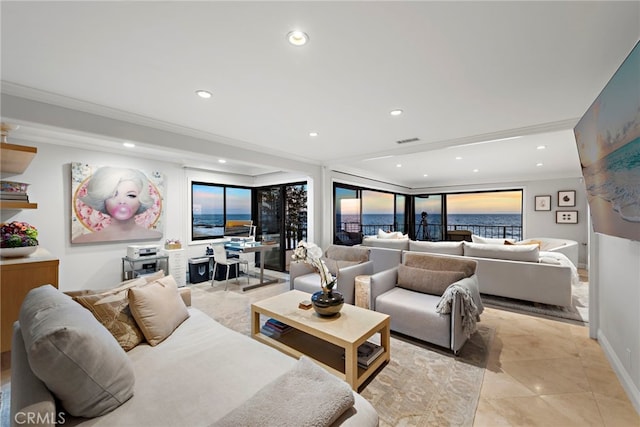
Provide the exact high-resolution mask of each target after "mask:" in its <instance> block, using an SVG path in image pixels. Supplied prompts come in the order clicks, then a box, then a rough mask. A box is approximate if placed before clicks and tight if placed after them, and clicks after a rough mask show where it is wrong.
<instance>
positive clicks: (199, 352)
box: [11, 285, 378, 427]
mask: <svg viewBox="0 0 640 427" xmlns="http://www.w3.org/2000/svg"><path fill="white" fill-rule="evenodd" d="M179 292H180V294H181V296H182V297H183V298H182V299H183V300H184V301H185V303H188V302H189V301H190V294H189V292H190V290H189V289H184V288H183V289H181V290H180V291H179ZM174 294H175V292H174ZM173 303H174V304H177V303H176V302H175V298H173ZM186 305H188V304H186ZM182 310H183V311H184V314H185V315H186V319H184V320H182V321H181V323H180V324H179V325H178V326H177V327H176V328H175V330H173V332H170V331H169V332H170V335H169V336H168V337H166V338H165V339H164V340H163V341H161V342H160V343H157V344H155V345H150V344H149V343H147V342H142V343H140V344H138V345H137V346H135V347H134V348H132V349H131V350H129V351H128V352H125V351H124V350H123V349H122V348H121V347H120V346H119V345H118V341H116V339H114V337H113V336H112V335H111V334H110V331H109V330H107V329H106V328H105V327H104V326H103V325H102V324H101V323H99V322H98V321H97V320H96V319H95V318H94V316H93V315H92V314H91V312H90V311H89V310H86V309H85V308H83V307H82V306H81V305H80V304H78V303H76V302H74V301H73V300H72V299H71V298H70V297H69V296H67V295H64V294H63V293H62V292H60V291H58V290H57V289H55V288H53V287H52V286H50V285H45V286H42V287H40V288H36V289H34V290H32V291H31V292H30V294H28V295H27V297H26V299H25V303H24V304H23V309H22V310H21V314H20V322H16V323H15V325H14V335H13V348H12V353H11V420H12V421H11V424H12V425H13V426H20V425H39V426H53V425H57V424H63V425H68V426H76V425H82V426H108V427H112V426H140V427H144V426H154V427H157V426H212V425H224V426H227V425H301V423H302V422H301V419H300V417H301V416H302V415H307V414H308V413H309V412H313V411H314V408H313V407H310V406H309V405H314V406H317V407H320V406H319V405H318V399H324V398H325V397H329V398H331V396H335V395H341V396H342V399H341V401H340V402H338V403H336V404H335V405H329V406H330V407H337V406H339V408H340V409H339V410H338V411H335V414H334V415H335V416H333V417H332V418H324V419H323V420H321V421H323V422H319V423H316V422H314V423H312V424H311V425H332V426H338V425H340V426H358V427H359V426H377V425H378V415H377V413H376V411H375V409H374V408H373V406H371V404H370V403H369V402H367V401H366V400H365V399H364V398H363V397H362V396H360V395H359V394H357V393H355V392H352V391H351V388H350V387H349V385H348V384H347V383H345V382H344V381H342V380H339V379H338V378H336V377H334V376H333V375H331V374H329V373H328V372H327V371H325V370H324V369H322V368H320V367H319V366H317V365H315V364H313V363H312V362H310V361H309V359H302V360H300V361H297V360H296V359H294V358H292V357H289V356H287V355H285V354H283V353H281V352H279V351H278V350H275V349H273V348H271V347H268V346H266V345H264V344H261V343H259V342H258V341H255V340H253V339H251V338H250V337H248V336H245V335H242V334H240V333H238V332H235V331H232V330H231V329H228V328H226V327H224V326H222V325H221V324H219V323H218V322H216V321H214V320H213V319H211V318H210V317H209V316H207V315H206V314H204V313H203V312H201V311H199V310H197V309H194V308H190V307H189V308H187V307H186V306H185V304H183V305H182V308H181V310H180V311H182ZM172 311H173V310H172ZM154 314H157V312H154V313H151V315H152V316H153V315H154ZM161 317H162V318H164V317H166V314H162V316H161ZM156 320H158V321H162V320H163V319H156ZM145 336H146V335H145ZM302 362H304V363H302ZM305 363H306V364H307V366H306V367H305V366H304V364H305ZM303 368H304V369H303ZM301 370H302V371H305V372H307V371H311V374H310V375H307V377H306V378H307V381H306V382H305V383H303V384H302V385H303V386H301V387H300V388H301V389H302V390H295V384H299V382H298V383H296V381H293V382H292V375H300V372H301ZM314 370H315V371H314ZM317 370H319V371H317ZM327 376H328V377H327ZM309 377H311V380H309ZM296 378H297V377H296ZM335 381H338V383H337V384H334V386H335V387H333V388H332V389H331V390H329V389H327V388H324V386H325V385H327V384H329V383H332V382H335ZM309 382H311V383H312V384H309ZM282 385H284V387H280V388H278V386H282ZM292 385H293V386H292ZM336 387H337V388H339V389H340V390H339V391H340V393H335V391H336ZM345 387H346V391H345V389H344V388H345ZM53 390H55V392H54V391H53ZM296 396H298V397H296ZM352 397H353V399H352ZM301 401H302V402H301ZM305 402H307V403H305ZM269 405H270V406H271V408H270V409H269ZM63 408H65V409H66V411H69V412H66V411H64V410H63ZM343 409H344V412H342V410H343ZM316 412H317V411H316ZM340 412H341V413H340ZM70 413H74V414H76V415H78V414H80V415H81V416H72V415H71V414H70ZM325 415H326V411H325V414H320V418H322V417H324V416H325ZM239 417H240V418H239ZM242 417H244V418H242ZM256 417H261V418H260V419H262V420H263V421H264V422H263V423H258V422H257V421H256ZM273 417H284V418H285V420H282V419H280V420H277V419H276V418H273ZM238 419H244V420H246V421H245V422H238V421H237V420H238ZM29 420H31V421H29ZM316 421H318V420H317V419H316ZM308 425H309V424H308Z"/></svg>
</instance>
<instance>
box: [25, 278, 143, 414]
mask: <svg viewBox="0 0 640 427" xmlns="http://www.w3.org/2000/svg"><path fill="white" fill-rule="evenodd" d="M19 320H20V329H21V331H22V338H23V339H24V344H25V350H26V352H27V357H28V359H29V365H30V366H31V370H32V371H33V373H34V374H35V375H36V376H37V377H38V378H39V379H40V380H41V381H42V382H43V383H44V384H45V385H46V387H47V388H48V389H49V390H51V392H52V393H53V394H54V395H55V396H56V398H57V399H58V400H59V401H60V403H61V405H62V406H63V407H64V408H65V410H66V411H67V412H69V413H70V414H71V415H74V416H77V417H85V418H93V417H98V416H100V415H104V414H106V413H108V412H110V411H112V410H114V409H116V408H117V407H118V406H120V405H121V404H123V403H124V402H125V401H127V400H128V399H129V398H130V397H131V396H133V387H134V382H135V376H134V371H133V364H132V363H131V360H130V359H129V357H128V356H127V354H126V353H125V352H124V350H123V349H122V348H121V347H120V346H119V345H118V343H117V342H116V340H115V339H113V336H111V334H110V333H109V331H107V329H106V328H105V327H104V326H102V325H101V324H100V323H99V322H98V321H97V320H96V318H95V317H93V316H92V315H91V313H89V311H87V310H85V309H84V308H82V307H81V306H80V305H78V304H76V303H75V302H73V300H72V299H71V298H70V297H68V296H66V295H64V294H63V293H62V292H60V291H59V290H57V289H56V288H54V287H53V286H51V285H44V286H40V287H38V288H35V289H32V290H31V291H30V292H29V293H28V294H27V296H26V297H25V299H24V301H23V303H22V306H21V307H20V315H19Z"/></svg>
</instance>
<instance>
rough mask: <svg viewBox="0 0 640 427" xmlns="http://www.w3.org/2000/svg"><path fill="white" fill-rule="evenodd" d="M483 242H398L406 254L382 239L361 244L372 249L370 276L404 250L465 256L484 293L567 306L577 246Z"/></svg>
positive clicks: (563, 242)
mask: <svg viewBox="0 0 640 427" xmlns="http://www.w3.org/2000/svg"><path fill="white" fill-rule="evenodd" d="M485 241H486V243H474V242H422V241H414V240H409V241H406V242H404V241H403V242H402V244H406V246H408V247H407V248H406V249H396V250H391V249H389V248H388V246H387V245H388V243H387V239H376V238H368V239H365V240H364V241H363V245H365V246H368V247H369V248H370V249H371V255H370V259H371V260H372V261H373V262H374V272H379V271H383V270H384V269H385V268H388V266H389V265H390V264H393V263H396V265H397V264H399V263H400V261H398V260H399V259H401V253H402V252H403V251H411V252H428V253H432V254H436V255H446V256H453V257H465V258H467V257H469V258H471V259H474V260H476V261H477V262H478V269H477V271H476V274H477V276H478V284H479V288H480V292H481V293H483V294H488V295H496V296H501V297H507V298H514V299H519V300H525V301H532V302H539V303H543V304H550V305H558V306H568V305H571V285H572V284H574V283H577V281H578V273H577V269H576V266H575V265H576V263H577V258H578V243H577V242H574V241H571V240H563V239H553V238H537V239H528V241H525V242H518V244H512V245H505V244H504V239H498V240H495V241H494V240H492V239H486V240H485ZM534 242H535V243H534ZM524 243H532V244H524ZM398 244H400V243H398ZM378 245H380V246H382V247H379V246H378ZM394 252H395V253H394ZM398 252H399V253H400V254H399V253H398ZM376 260H381V261H380V264H379V265H376Z"/></svg>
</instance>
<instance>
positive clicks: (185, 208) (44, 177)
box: [1, 138, 319, 291]
mask: <svg viewBox="0 0 640 427" xmlns="http://www.w3.org/2000/svg"><path fill="white" fill-rule="evenodd" d="M11 142H12V143H15V144H22V145H28V146H33V147H37V148H38V153H37V155H36V156H35V158H34V160H33V161H32V162H31V164H30V165H29V167H28V168H27V170H26V171H25V172H24V173H23V174H22V175H16V176H11V177H9V176H6V177H3V179H14V180H17V181H21V182H27V183H30V184H31V186H30V187H29V197H30V200H31V201H32V202H35V203H38V209H24V210H3V211H2V212H1V217H2V218H1V219H2V221H3V222H7V221H26V222H28V223H30V224H32V225H34V226H35V227H36V228H37V229H38V232H39V236H38V240H39V242H40V245H41V246H42V247H43V248H45V249H47V250H48V251H49V252H51V254H52V255H53V256H55V257H57V258H59V259H60V269H59V287H60V289H62V290H65V291H66V290H77V289H99V288H106V287H110V286H113V285H114V284H117V283H119V282H120V281H121V271H122V257H123V256H125V255H126V250H127V246H128V245H130V244H136V243H140V244H151V243H154V244H155V243H158V244H160V245H163V244H164V240H165V239H168V238H172V239H180V241H181V242H182V243H183V248H185V250H186V255H187V257H188V258H196V257H200V256H203V255H204V254H205V248H206V245H207V244H208V243H210V242H211V241H198V242H190V238H191V235H190V234H191V232H190V226H191V219H190V213H191V210H190V208H189V207H190V206H191V200H190V198H191V194H190V191H189V189H190V188H191V187H190V183H191V181H202V182H211V183H218V184H227V185H239V186H246V187H253V186H257V185H271V184H281V183H285V182H291V180H292V178H295V179H293V180H301V175H292V174H286V173H283V174H274V175H273V176H271V177H269V178H268V179H262V180H257V179H256V178H254V177H252V176H246V175H239V174H227V173H216V172H211V171H205V170H198V169H187V168H183V167H182V166H181V165H179V164H177V163H169V162H163V161H157V160H150V159H145V158H142V157H134V156H132V155H131V153H130V152H127V151H124V150H123V152H122V153H121V154H115V153H108V152H102V151H94V150H84V149H78V148H74V147H68V146H63V145H54V144H46V143H41V142H35V141H27V140H20V139H16V138H12V139H11ZM72 162H82V163H89V164H93V165H109V166H122V167H133V168H136V169H141V170H145V171H155V170H157V171H160V172H162V173H164V175H165V179H166V188H165V195H164V197H165V198H164V209H165V211H164V227H165V228H164V236H163V238H162V239H160V240H157V241H153V240H152V241H149V240H146V241H141V242H118V243H99V244H71V243H70V240H71V168H70V164H71V163H72ZM318 169H319V168H318ZM312 172H317V171H312ZM309 181H310V182H313V178H309ZM316 181H319V179H316ZM316 193H317V192H316ZM312 194H313V193H312ZM316 205H318V202H317V201H316ZM309 227H310V229H311V230H313V229H314V228H316V227H317V222H316V221H314V215H313V210H312V209H310V212H309Z"/></svg>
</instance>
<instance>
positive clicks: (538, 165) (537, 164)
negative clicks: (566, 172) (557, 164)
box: [536, 163, 544, 167]
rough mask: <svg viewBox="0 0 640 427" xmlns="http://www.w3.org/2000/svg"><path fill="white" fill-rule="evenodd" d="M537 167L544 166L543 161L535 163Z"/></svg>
mask: <svg viewBox="0 0 640 427" xmlns="http://www.w3.org/2000/svg"><path fill="white" fill-rule="evenodd" d="M536 166H537V167H540V166H544V163H536Z"/></svg>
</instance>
